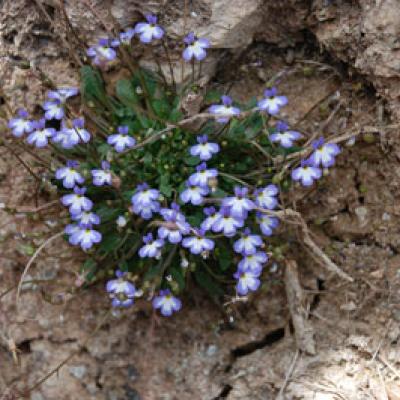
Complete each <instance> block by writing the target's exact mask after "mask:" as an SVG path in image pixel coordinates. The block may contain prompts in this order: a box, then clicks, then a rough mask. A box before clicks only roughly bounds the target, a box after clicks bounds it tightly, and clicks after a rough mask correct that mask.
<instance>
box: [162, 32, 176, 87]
mask: <svg viewBox="0 0 400 400" xmlns="http://www.w3.org/2000/svg"><path fill="white" fill-rule="evenodd" d="M162 46H163V49H164V51H165V55H166V57H167V61H168V65H169V73H170V75H171V82H172V86H173V88H174V92H175V93H176V81H175V75H174V67H173V65H172V60H171V57H170V54H169V50H168V44H167V43H166V42H165V40H163V41H162Z"/></svg>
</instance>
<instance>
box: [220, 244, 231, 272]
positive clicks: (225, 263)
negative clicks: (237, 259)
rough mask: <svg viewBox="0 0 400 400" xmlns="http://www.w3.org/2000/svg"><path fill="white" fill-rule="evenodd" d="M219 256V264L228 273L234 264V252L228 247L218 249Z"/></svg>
mask: <svg viewBox="0 0 400 400" xmlns="http://www.w3.org/2000/svg"><path fill="white" fill-rule="evenodd" d="M218 250H219V255H218V262H219V266H220V268H221V270H222V271H226V270H227V269H228V268H229V267H230V266H231V264H232V251H229V250H228V249H227V248H226V247H222V246H221V247H218Z"/></svg>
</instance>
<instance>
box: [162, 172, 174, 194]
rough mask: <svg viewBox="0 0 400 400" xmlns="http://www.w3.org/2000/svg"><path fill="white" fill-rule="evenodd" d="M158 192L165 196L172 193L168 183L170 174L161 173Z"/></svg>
mask: <svg viewBox="0 0 400 400" xmlns="http://www.w3.org/2000/svg"><path fill="white" fill-rule="evenodd" d="M160 192H161V193H162V194H163V195H165V196H167V197H170V196H171V194H172V186H171V184H170V175H169V174H164V175H161V178H160Z"/></svg>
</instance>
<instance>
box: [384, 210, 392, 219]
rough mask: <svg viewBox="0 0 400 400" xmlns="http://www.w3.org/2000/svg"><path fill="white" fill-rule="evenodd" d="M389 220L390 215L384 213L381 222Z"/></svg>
mask: <svg viewBox="0 0 400 400" xmlns="http://www.w3.org/2000/svg"><path fill="white" fill-rule="evenodd" d="M391 218H392V217H391V216H390V214H389V213H387V212H384V213H383V214H382V221H390V220H391Z"/></svg>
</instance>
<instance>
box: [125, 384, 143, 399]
mask: <svg viewBox="0 0 400 400" xmlns="http://www.w3.org/2000/svg"><path fill="white" fill-rule="evenodd" d="M125 395H126V397H125V399H124V400H141V399H140V395H139V392H138V391H137V390H136V389H134V388H132V387H130V386H125Z"/></svg>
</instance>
